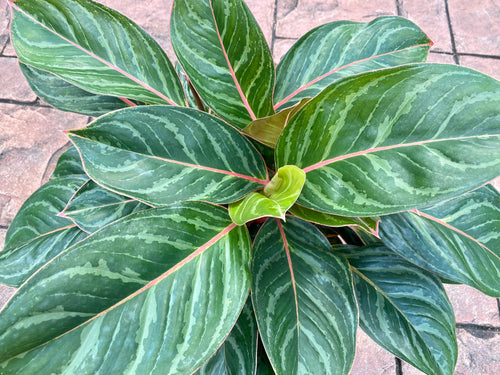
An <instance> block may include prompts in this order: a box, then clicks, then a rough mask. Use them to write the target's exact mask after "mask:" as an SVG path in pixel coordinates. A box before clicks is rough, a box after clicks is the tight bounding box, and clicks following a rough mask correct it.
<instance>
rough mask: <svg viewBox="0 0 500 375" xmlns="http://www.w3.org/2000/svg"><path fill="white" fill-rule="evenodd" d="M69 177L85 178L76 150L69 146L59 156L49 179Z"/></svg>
mask: <svg viewBox="0 0 500 375" xmlns="http://www.w3.org/2000/svg"><path fill="white" fill-rule="evenodd" d="M71 175H83V176H86V174H85V170H84V169H83V165H82V159H81V158H80V154H79V153H78V150H77V149H76V148H75V147H74V146H70V147H69V148H68V149H67V150H66V151H64V152H63V153H62V155H61V156H59V159H57V163H56V166H55V168H54V172H52V175H51V176H50V178H51V179H52V178H57V177H65V176H71Z"/></svg>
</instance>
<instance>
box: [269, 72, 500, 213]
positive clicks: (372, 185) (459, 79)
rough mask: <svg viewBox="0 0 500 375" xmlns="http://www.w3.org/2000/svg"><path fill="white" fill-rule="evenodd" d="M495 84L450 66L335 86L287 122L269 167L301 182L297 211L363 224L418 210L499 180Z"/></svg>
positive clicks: (372, 75)
mask: <svg viewBox="0 0 500 375" xmlns="http://www.w3.org/2000/svg"><path fill="white" fill-rule="evenodd" d="M499 108H500V82H498V81H496V80H495V79H493V78H491V77H488V76H486V75H484V74H481V73H478V72H476V71H473V70H470V69H467V68H462V67H458V66H454V65H439V64H414V65H408V66H401V67H397V68H390V69H385V70H379V71H375V72H369V73H364V74H360V75H357V76H354V77H348V78H344V79H342V80H340V81H338V82H336V83H334V84H332V85H331V86H329V87H328V88H326V89H325V90H323V91H322V92H321V94H319V95H318V96H317V97H315V98H314V99H312V100H311V101H310V102H309V103H307V104H306V105H305V106H304V107H303V108H302V109H301V110H300V111H299V112H298V113H297V115H295V116H294V117H293V118H292V120H291V121H290V123H289V124H288V126H287V127H286V128H285V129H284V131H283V134H282V135H281V137H280V140H279V141H278V145H277V147H276V164H277V166H278V167H279V166H281V165H291V164H292V165H296V166H298V167H299V168H302V169H303V170H304V171H305V172H306V173H307V180H306V183H305V184H304V189H303V190H302V194H301V196H300V197H299V199H298V201H297V203H299V204H301V205H303V206H305V207H307V208H311V209H314V210H317V211H321V212H326V213H331V214H336V215H346V216H372V215H383V214H388V213H394V212H400V211H403V210H407V209H413V208H418V207H423V206H426V205H429V204H433V203H437V202H439V201H442V200H444V199H448V198H452V197H455V196H457V195H460V194H463V193H465V192H467V191H470V190H472V189H474V188H476V187H479V186H480V185H482V184H484V183H486V182H487V181H490V180H492V179H493V178H495V177H496V176H497V175H498V174H499V173H500V132H499V127H498V122H499V119H500V111H499Z"/></svg>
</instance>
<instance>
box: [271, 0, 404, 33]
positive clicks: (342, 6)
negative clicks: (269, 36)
mask: <svg viewBox="0 0 500 375" xmlns="http://www.w3.org/2000/svg"><path fill="white" fill-rule="evenodd" d="M396 14H397V10H396V6H395V2H394V0H378V1H364V0H278V9H277V18H278V19H277V25H276V35H277V36H280V37H286V38H298V37H300V36H302V35H304V34H305V33H306V32H307V31H309V30H310V29H312V28H313V27H316V26H319V25H322V24H324V23H327V22H332V21H341V20H349V21H358V22H368V21H371V20H372V19H374V18H376V17H379V16H386V15H396Z"/></svg>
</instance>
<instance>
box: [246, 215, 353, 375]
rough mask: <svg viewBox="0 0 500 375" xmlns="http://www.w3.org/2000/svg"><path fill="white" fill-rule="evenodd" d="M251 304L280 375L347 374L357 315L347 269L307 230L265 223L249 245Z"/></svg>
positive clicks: (297, 224) (295, 223) (293, 221)
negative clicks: (251, 262)
mask: <svg viewBox="0 0 500 375" xmlns="http://www.w3.org/2000/svg"><path fill="white" fill-rule="evenodd" d="M252 275H253V277H252V301H253V305H254V309H255V315H256V318H257V324H258V326H259V332H260V335H261V338H262V342H263V343H264V347H265V349H266V352H267V354H268V356H269V360H270V361H271V364H272V366H273V369H274V371H275V372H276V373H277V374H278V375H280V374H286V375H294V374H347V373H349V371H350V369H351V365H352V362H353V359H354V351H355V340H356V329H357V326H358V312H357V307H356V302H355V299H354V293H353V290H352V276H351V272H350V270H349V265H348V264H347V262H346V261H345V259H344V258H343V257H340V256H337V255H335V254H334V253H332V251H331V247H330V244H329V243H328V241H327V239H326V238H325V237H324V236H323V235H322V234H321V233H320V232H319V231H318V230H317V229H316V228H315V227H314V226H313V225H311V224H309V223H307V222H305V221H302V220H300V219H297V218H294V217H291V216H289V217H287V221H286V223H282V222H281V221H278V219H269V220H268V221H267V222H266V223H265V224H264V226H263V227H262V228H261V229H260V231H259V233H258V234H257V237H256V239H255V242H254V256H253V264H252Z"/></svg>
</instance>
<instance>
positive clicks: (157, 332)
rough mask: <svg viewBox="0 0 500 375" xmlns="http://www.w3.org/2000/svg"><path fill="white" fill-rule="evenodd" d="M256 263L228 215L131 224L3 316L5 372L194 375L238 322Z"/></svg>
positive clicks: (79, 253) (174, 216) (60, 263)
mask: <svg viewBox="0 0 500 375" xmlns="http://www.w3.org/2000/svg"><path fill="white" fill-rule="evenodd" d="M249 261H250V238H249V236H248V232H247V231H246V229H245V228H244V227H237V226H235V224H232V223H231V220H230V218H229V216H228V214H227V211H226V210H225V209H224V208H222V207H218V206H215V205H211V204H208V203H203V202H186V203H183V204H179V205H172V206H169V207H165V208H161V209H151V210H147V211H141V212H138V213H136V214H133V215H130V216H127V217H126V218H124V219H122V220H119V221H117V222H115V223H113V224H112V225H109V226H107V227H105V228H103V229H102V230H100V231H98V232H96V233H94V234H92V235H91V236H89V237H88V238H87V239H86V240H84V241H82V242H80V243H79V244H78V245H76V246H73V247H72V248H71V249H69V250H67V251H66V252H64V253H62V254H61V255H60V256H59V257H57V262H56V261H52V262H50V263H48V264H47V265H46V266H45V267H44V268H43V269H41V270H40V271H39V272H38V273H37V274H35V275H34V276H33V277H32V278H31V279H30V280H29V281H28V282H27V283H26V284H24V285H23V287H22V288H21V289H19V290H18V291H17V293H16V294H15V295H14V297H13V298H12V299H11V300H10V301H9V303H8V304H7V305H6V307H5V308H4V310H3V311H2V314H1V318H0V343H1V344H0V358H1V361H2V362H1V363H0V372H2V373H4V374H14V373H16V374H19V373H20V372H24V373H30V374H38V373H71V374H81V373H88V374H103V375H104V374H123V373H129V374H165V373H168V374H173V373H183V374H186V373H188V374H189V373H192V372H194V371H195V370H196V369H197V368H198V367H200V366H201V365H202V364H203V363H204V362H205V361H206V360H207V359H208V358H209V357H210V356H211V355H212V353H214V351H215V350H216V349H217V348H218V347H219V346H220V345H221V344H222V343H223V341H224V339H225V337H226V336H227V335H228V334H229V332H230V330H231V328H232V327H233V325H234V324H235V322H236V320H237V318H238V315H239V313H240V311H241V309H242V308H243V306H244V304H245V301H246V299H247V296H248V292H249V287H250V272H249V266H250V264H249ZM20 353H23V354H22V355H18V354H20ZM21 369H22V370H21Z"/></svg>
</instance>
